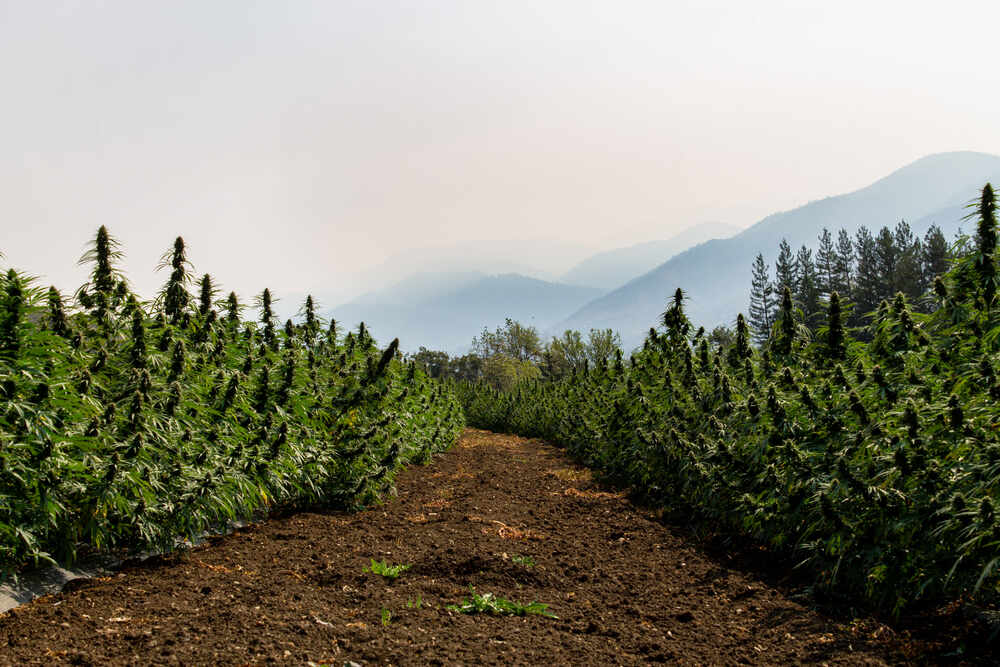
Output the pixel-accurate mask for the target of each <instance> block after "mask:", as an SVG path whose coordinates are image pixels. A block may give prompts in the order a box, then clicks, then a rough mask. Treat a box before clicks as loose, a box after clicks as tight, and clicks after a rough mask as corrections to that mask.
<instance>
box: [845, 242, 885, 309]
mask: <svg viewBox="0 0 1000 667" xmlns="http://www.w3.org/2000/svg"><path fill="white" fill-rule="evenodd" d="M855 254H856V256H857V258H858V268H857V272H856V274H855V280H854V291H853V299H852V301H854V305H855V310H854V315H853V318H852V320H853V321H852V324H853V325H855V326H857V325H858V324H860V323H861V321H862V320H863V319H865V316H866V315H868V313H871V312H873V311H874V310H875V309H876V308H877V307H878V304H879V301H881V298H880V296H879V295H880V294H881V293H882V291H883V290H882V286H881V274H880V273H879V261H878V257H877V255H876V251H875V239H874V238H872V234H871V232H870V231H868V228H867V227H864V226H862V227H861V228H860V229H859V230H858V232H857V234H856V236H855Z"/></svg>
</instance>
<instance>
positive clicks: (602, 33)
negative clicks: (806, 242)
mask: <svg viewBox="0 0 1000 667" xmlns="http://www.w3.org/2000/svg"><path fill="white" fill-rule="evenodd" d="M998 26H1000V3H988V2H968V3H966V2H955V1H953V2H949V3H913V2H905V3H903V2H899V3H896V2H877V1H875V0H868V1H866V2H857V3H855V2H830V1H828V0H827V1H824V2H817V3H806V2H785V3H782V2H763V1H761V0H753V1H752V2H725V3H723V2H705V1H699V2H665V1H661V2H646V3H639V2H623V1H621V0H616V1H608V2H599V3H590V2H583V1H581V0H567V1H562V0H559V1H556V0H549V1H545V0H533V1H531V2H516V1H512V0H504V1H503V2H493V1H490V2H485V1H483V2H475V1H472V0H456V1H454V2H444V1H431V0H426V1H411V2H390V1H388V0H364V1H362V2H336V1H333V0H325V1H319V2H295V1H291V0H290V1H287V2H278V1H275V2H269V3H251V2H247V1H245V0H240V1H233V2H223V1H220V0H211V1H206V0H199V1H197V2H179V1H176V0H173V1H171V2H156V3H154V2H142V1H139V0H128V1H124V2H55V1H48V0H38V1H28V0H19V1H17V2H3V1H2V0H0V85H2V96H0V119H2V121H3V122H2V123H0V225H2V230H3V234H2V237H0V251H2V252H3V253H4V254H5V255H6V260H5V261H6V263H8V264H12V265H15V266H17V267H20V268H23V269H24V270H27V271H29V272H31V273H36V274H44V275H45V278H44V279H45V281H46V282H54V283H56V284H57V285H58V286H60V287H61V288H63V289H64V290H72V289H74V288H75V287H76V286H77V285H78V284H79V283H80V281H81V279H82V271H81V270H80V269H78V268H77V267H76V266H75V261H76V259H77V258H78V257H79V255H80V254H81V252H82V249H83V245H84V243H85V242H86V241H87V239H89V238H91V237H92V236H93V234H94V231H95V230H96V228H97V226H98V225H100V224H102V223H103V224H106V225H108V227H109V229H110V230H111V231H112V233H113V234H115V235H117V236H118V237H119V238H120V239H121V240H122V242H123V245H124V249H125V251H126V253H127V256H128V257H127V261H126V268H127V270H128V273H129V276H130V278H131V279H132V281H133V283H134V284H135V285H136V286H137V287H138V288H139V289H140V290H142V291H144V292H145V293H147V294H149V293H151V292H152V290H153V289H155V287H156V286H157V285H159V284H160V283H161V282H162V281H164V280H165V279H166V275H163V274H161V275H156V274H154V273H153V272H152V269H153V267H154V266H155V264H156V260H157V258H158V256H159V255H160V253H162V252H163V251H164V250H165V249H167V248H168V247H169V246H170V244H171V242H172V240H173V238H174V237H175V236H176V235H178V234H181V235H183V236H184V237H185V239H186V240H187V241H188V244H189V245H190V248H191V250H190V254H191V259H192V260H193V261H194V263H195V265H196V269H198V270H199V271H209V272H211V273H212V274H213V275H215V276H216V277H217V278H218V279H219V280H220V281H222V282H223V284H224V285H225V286H226V287H227V288H235V289H237V290H238V291H239V292H241V293H242V294H244V295H246V296H249V295H250V294H252V293H254V292H258V291H260V290H261V289H262V288H263V287H264V286H270V287H271V288H272V289H274V290H275V291H276V292H278V293H279V294H281V293H292V292H301V291H304V290H314V291H316V292H319V293H323V294H335V293H343V292H344V291H351V290H358V289H360V288H361V286H360V285H358V284H357V279H356V276H357V275H358V274H360V273H361V272H362V271H364V270H366V269H370V268H372V267H374V266H377V265H379V264H381V263H382V262H384V261H385V259H386V258H387V257H390V256H392V255H396V254H398V253H400V252H406V251H408V250H409V249H410V248H413V247H422V246H429V245H439V244H442V245H448V244H454V243H458V242H461V241H466V240H481V239H538V238H547V239H553V238H564V239H567V240H572V241H574V242H576V243H578V244H581V245H583V246H590V247H593V248H595V249H596V248H602V249H603V248H608V247H614V246H620V245H627V244H628V243H632V242H638V241H644V240H649V239H653V238H665V237H668V236H670V235H671V234H672V233H673V232H676V231H679V230H680V229H682V228H684V227H687V226H689V225H691V224H694V223H697V222H699V221H705V220H719V221H723V222H728V223H731V224H735V225H739V226H746V225H749V224H751V223H752V222H754V221H756V220H757V219H759V218H761V217H762V216H764V215H766V214H768V213H771V212H774V211H776V210H784V209H789V208H793V207H795V206H797V205H800V204H803V203H805V202H807V201H809V200H812V199H816V198H819V197H823V196H827V195H831V194H838V193H841V192H845V191H849V190H853V189H856V188H858V187H861V186H864V185H867V184H868V183H870V182H871V181H873V180H875V179H877V178H879V177H881V176H884V175H886V174H887V173H889V172H890V171H891V170H893V169H895V168H898V167H900V166H903V165H904V164H906V163H908V162H911V161H913V160H915V159H917V158H919V157H921V156H923V155H926V154H929V153H934V152H939V151H947V150H965V149H968V150H979V151H985V152H991V153H1000V85H998V80H1000V73H998V62H1000V61H998V57H997V54H998V48H997V45H998V41H997V35H998V34H1000V33H998V29H1000V28H998ZM352 275H353V276H355V278H352Z"/></svg>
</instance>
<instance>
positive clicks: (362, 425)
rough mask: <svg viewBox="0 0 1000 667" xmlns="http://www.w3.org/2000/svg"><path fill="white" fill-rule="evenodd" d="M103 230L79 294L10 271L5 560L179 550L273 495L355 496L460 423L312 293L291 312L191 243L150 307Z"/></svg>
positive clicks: (1, 320)
mask: <svg viewBox="0 0 1000 667" xmlns="http://www.w3.org/2000/svg"><path fill="white" fill-rule="evenodd" d="M119 258H120V249H119V248H118V246H117V243H116V241H115V239H114V238H113V237H111V236H110V235H109V234H108V232H107V230H106V229H105V228H104V227H102V228H101V229H100V230H99V231H98V233H97V237H96V239H95V240H94V242H93V243H92V246H91V248H90V249H89V251H88V252H87V254H86V255H85V256H84V258H83V260H82V261H84V262H86V263H88V264H89V265H90V266H91V267H92V271H91V274H90V279H89V281H88V282H87V284H86V285H84V286H83V287H81V288H80V289H79V290H78V291H77V292H76V294H75V297H74V299H73V300H72V303H71V301H70V299H68V298H67V297H66V296H65V295H63V294H62V293H60V292H59V291H58V290H56V289H55V288H49V289H41V288H39V287H38V286H37V285H36V284H35V282H34V281H33V280H32V279H31V278H29V277H26V276H25V275H23V274H22V273H19V272H18V271H16V270H14V269H10V270H8V271H6V273H5V274H3V275H2V277H0V571H2V572H3V573H13V572H16V571H17V570H18V568H20V567H22V566H23V565H24V564H26V563H29V562H30V563H38V562H43V561H50V562H51V561H60V562H66V561H72V560H73V559H74V558H75V557H76V556H77V555H78V552H79V551H80V550H91V551H93V550H100V551H105V552H118V553H121V552H132V551H135V550H143V549H171V548H174V547H175V546H177V545H178V544H179V543H181V542H183V541H184V540H186V539H191V538H194V537H195V536H198V535H200V534H202V533H204V532H205V531H208V530H212V529H215V528H218V527H220V526H222V525H225V524H226V523H227V522H228V521H231V520H234V519H245V518H249V517H252V516H255V515H259V513H260V512H264V511H268V510H272V509H275V508H288V507H296V506H317V505H318V506H343V507H347V506H352V505H357V504H362V503H366V502H369V501H372V500H374V499H375V498H376V497H377V496H378V495H379V494H381V493H383V492H384V491H386V490H387V489H389V488H390V487H391V485H392V483H393V479H394V476H395V474H396V472H397V471H398V469H399V467H400V466H401V465H403V464H405V463H407V462H410V461H421V460H425V459H427V458H428V457H429V456H430V455H431V453H433V452H435V451H439V450H442V449H445V448H447V447H448V446H450V444H451V443H452V442H453V441H454V439H455V438H456V437H457V434H458V432H459V430H460V428H461V426H462V424H463V421H464V417H463V414H462V411H461V407H460V405H459V403H458V401H457V398H456V397H455V395H454V393H453V392H452V391H451V390H450V389H447V388H445V387H444V386H443V385H441V384H440V383H438V382H436V381H433V380H431V379H429V378H427V377H426V375H425V374H424V372H423V371H422V370H420V369H418V368H417V367H416V366H415V365H413V364H405V363H403V362H401V361H400V359H399V355H398V351H397V348H398V341H393V342H392V343H391V344H390V345H389V346H388V347H386V348H385V349H384V350H380V349H377V348H376V347H375V343H374V341H373V339H372V337H371V335H370V334H369V333H368V332H367V331H366V330H365V327H364V325H363V324H362V325H361V326H360V327H359V329H358V330H357V331H356V332H354V331H351V332H347V333H346V335H342V334H341V333H340V332H338V331H337V328H336V324H335V323H334V322H332V321H331V322H330V323H329V326H328V327H327V326H326V325H325V324H323V323H322V322H321V320H320V318H319V317H318V316H317V314H316V312H315V307H314V304H313V300H312V298H311V297H310V298H309V299H307V300H306V302H305V304H304V306H303V311H302V318H301V321H300V322H298V323H293V322H292V321H287V322H286V323H285V324H284V326H281V325H280V324H279V323H278V322H277V321H276V318H275V316H274V314H273V311H272V299H271V295H270V292H269V291H268V290H264V292H263V293H262V294H261V295H260V296H259V297H258V298H257V303H256V312H255V317H254V318H253V319H246V318H244V316H243V315H244V312H245V311H244V306H243V304H241V303H240V302H239V300H238V299H237V297H236V295H235V294H232V293H230V294H229V295H228V296H227V297H225V298H223V299H221V300H219V299H218V294H217V292H218V290H217V288H216V286H215V284H214V283H213V281H212V278H211V276H209V275H207V274H206V275H204V276H202V277H201V278H200V279H197V278H196V277H195V276H194V275H193V273H192V268H191V264H190V262H189V261H188V259H187V256H186V249H185V247H184V242H183V240H182V239H180V238H178V239H177V241H176V243H175V244H174V246H173V248H172V250H170V251H168V252H167V253H166V254H165V255H164V262H163V266H164V268H166V269H167V270H168V271H169V273H170V276H169V280H168V282H167V283H166V285H165V286H164V287H163V289H162V290H161V292H160V294H159V295H158V297H157V299H156V300H155V301H153V302H151V303H143V302H141V301H140V300H139V299H138V297H137V296H136V295H135V294H133V293H132V292H131V291H130V289H129V287H128V284H127V282H126V281H125V279H124V278H123V276H122V275H121V273H120V272H119V271H118V270H117V268H116V263H117V260H118V259H119Z"/></svg>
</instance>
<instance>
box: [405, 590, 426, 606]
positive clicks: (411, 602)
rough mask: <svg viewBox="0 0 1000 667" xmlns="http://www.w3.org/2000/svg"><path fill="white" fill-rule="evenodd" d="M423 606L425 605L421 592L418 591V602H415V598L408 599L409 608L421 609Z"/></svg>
mask: <svg viewBox="0 0 1000 667" xmlns="http://www.w3.org/2000/svg"><path fill="white" fill-rule="evenodd" d="M423 606H424V601H423V599H422V598H421V597H420V594H419V593H417V600H416V602H414V601H413V600H407V601H406V608H407V609H420V608H421V607H423Z"/></svg>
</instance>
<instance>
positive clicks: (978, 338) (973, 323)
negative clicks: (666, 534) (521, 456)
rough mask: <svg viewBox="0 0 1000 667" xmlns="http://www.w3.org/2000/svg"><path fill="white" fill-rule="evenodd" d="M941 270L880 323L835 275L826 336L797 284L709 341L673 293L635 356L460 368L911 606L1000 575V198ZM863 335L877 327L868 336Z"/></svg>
mask: <svg viewBox="0 0 1000 667" xmlns="http://www.w3.org/2000/svg"><path fill="white" fill-rule="evenodd" d="M976 209H977V210H976V215H977V217H978V234H977V236H976V238H975V251H974V252H973V253H971V254H968V255H966V256H965V257H963V258H962V259H961V260H959V261H958V262H957V263H956V264H955V265H954V266H953V267H952V268H951V269H950V270H949V271H948V272H947V273H946V274H945V275H943V276H941V277H939V278H938V279H937V280H936V281H935V282H934V286H933V291H934V298H935V299H936V301H937V308H936V309H935V310H934V312H932V313H930V314H919V313H914V312H912V311H911V309H910V306H909V304H908V303H907V300H906V299H905V297H904V296H903V295H901V294H900V295H897V296H896V298H895V299H894V300H893V302H892V303H887V302H883V303H882V304H881V306H880V307H879V308H878V309H877V312H875V313H874V314H873V318H872V322H871V324H870V325H869V328H868V330H867V331H864V332H860V333H863V334H864V335H863V336H861V335H859V332H856V331H854V332H852V331H851V330H849V329H847V328H846V327H845V318H846V311H847V304H844V303H842V302H841V300H840V298H839V297H838V296H837V295H836V294H833V295H831V297H830V299H829V301H828V303H827V304H826V308H825V310H826V323H825V326H823V327H820V328H819V330H818V331H817V333H816V334H815V336H810V334H809V331H808V329H806V328H805V327H802V326H800V324H799V322H800V321H799V320H797V319H796V313H795V309H794V308H793V306H792V301H791V298H790V295H789V293H788V291H787V290H786V291H785V293H784V299H783V304H782V308H781V311H780V313H779V316H778V320H777V323H776V324H775V329H774V332H773V335H772V336H771V340H770V342H769V343H768V345H767V346H766V347H765V348H762V349H756V348H754V347H753V346H752V345H751V343H750V331H749V328H748V326H747V324H746V322H745V321H744V318H743V316H742V315H741V316H740V317H739V318H738V320H737V325H736V338H735V342H734V343H733V344H732V345H730V346H729V347H728V348H726V349H720V348H714V346H712V345H710V344H709V342H708V340H707V339H706V337H705V335H704V331H703V330H698V331H697V332H694V331H693V327H692V325H691V323H690V322H689V321H688V319H687V317H686V316H685V314H684V311H683V300H684V297H683V294H682V292H681V291H680V290H678V291H677V293H676V294H675V295H674V298H673V300H672V302H671V303H670V304H669V306H668V308H667V310H666V312H665V313H664V315H663V322H662V324H663V328H662V329H661V330H659V331H657V330H650V332H649V335H648V337H647V339H646V341H645V345H644V347H643V348H642V349H641V350H639V351H637V352H636V353H635V354H634V355H633V356H632V358H631V359H630V361H629V362H628V363H626V362H625V361H624V360H622V359H621V358H620V357H619V359H618V360H617V361H616V362H613V363H610V364H607V365H601V366H599V367H597V368H590V369H578V370H577V371H576V372H575V373H574V374H573V375H572V377H570V378H568V379H565V380H561V381H556V382H541V381H534V382H529V383H524V384H522V385H520V386H518V387H517V388H515V389H514V390H512V391H510V392H498V391H496V390H494V389H492V388H490V387H488V386H485V385H469V384H466V385H459V386H458V389H459V391H460V393H461V399H462V401H463V405H464V408H465V411H466V416H467V418H468V420H469V422H470V423H471V424H474V425H476V426H480V427H483V428H489V429H494V430H500V431H508V432H515V433H519V434H523V435H527V436H537V437H542V438H546V439H548V440H551V441H554V442H557V443H560V444H562V445H564V446H565V447H566V448H567V449H568V450H569V451H570V452H571V453H572V454H573V455H574V456H576V457H578V458H579V459H580V460H582V461H583V462H585V463H586V464H587V465H590V466H593V467H594V468H596V469H598V470H601V471H603V473H604V474H605V475H606V476H607V478H608V479H609V480H611V481H613V482H616V483H619V484H622V485H627V486H630V487H632V488H633V489H634V490H635V491H636V492H637V493H639V494H641V495H644V496H645V497H646V498H647V499H648V500H650V501H652V502H655V503H659V504H660V505H662V506H665V507H667V508H670V509H672V510H675V511H677V512H678V513H680V515H682V516H689V517H693V518H694V519H695V520H698V521H700V522H703V523H704V524H705V525H709V526H714V527H716V528H722V529H725V530H728V531H735V532H738V533H742V534H745V535H749V536H752V537H753V538H755V539H757V540H759V541H761V542H763V543H766V544H768V545H770V546H772V547H775V548H779V549H782V550H786V551H791V552H797V553H798V554H799V555H800V556H801V562H802V564H803V566H804V567H806V568H807V571H809V572H811V573H813V575H814V576H815V583H816V586H817V587H821V588H823V589H825V590H828V591H830V592H838V593H840V594H847V595H849V596H851V597H853V598H855V599H859V598H860V599H866V600H868V601H869V602H870V603H872V604H874V605H877V606H879V607H881V608H884V609H887V610H893V611H895V612H897V613H898V612H899V611H901V610H902V609H904V608H906V607H908V606H909V605H911V604H913V603H916V602H917V601H919V600H938V599H942V598H947V599H954V598H958V597H963V596H973V597H978V598H980V599H983V598H985V599H990V598H993V599H995V598H996V597H997V594H998V591H1000V588H998V587H1000V567H998V564H1000V516H998V514H997V512H998V505H1000V409H998V408H997V400H998V398H1000V379H998V373H1000V357H998V348H1000V312H998V310H1000V309H998V305H1000V304H998V299H997V291H998V290H997V286H998V279H1000V277H998V273H997V267H996V244H997V229H996V214H995V202H994V196H993V191H992V188H991V187H990V186H989V185H987V186H986V187H985V188H984V190H983V193H982V197H981V199H980V201H978V202H977V203H976ZM859 338H864V339H866V340H870V342H868V343H862V342H858V339H859Z"/></svg>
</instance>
